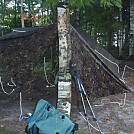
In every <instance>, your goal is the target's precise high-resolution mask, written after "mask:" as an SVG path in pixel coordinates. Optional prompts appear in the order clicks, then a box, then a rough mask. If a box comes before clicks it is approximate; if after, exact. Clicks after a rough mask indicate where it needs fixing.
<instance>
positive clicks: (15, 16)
mask: <svg viewBox="0 0 134 134" xmlns="http://www.w3.org/2000/svg"><path fill="white" fill-rule="evenodd" d="M16 4H17V1H16V0H15V6H14V8H15V9H14V27H17V22H16V21H17V9H16Z"/></svg>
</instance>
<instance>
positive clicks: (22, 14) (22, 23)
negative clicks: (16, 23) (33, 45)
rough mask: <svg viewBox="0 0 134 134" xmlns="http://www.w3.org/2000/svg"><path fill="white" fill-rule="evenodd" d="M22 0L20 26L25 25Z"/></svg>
mask: <svg viewBox="0 0 134 134" xmlns="http://www.w3.org/2000/svg"><path fill="white" fill-rule="evenodd" d="M23 1H24V0H21V26H22V27H25V23H24V13H23Z"/></svg>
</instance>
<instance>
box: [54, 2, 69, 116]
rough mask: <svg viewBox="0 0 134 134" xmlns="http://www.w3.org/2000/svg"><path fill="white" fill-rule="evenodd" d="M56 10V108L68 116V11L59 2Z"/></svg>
mask: <svg viewBox="0 0 134 134" xmlns="http://www.w3.org/2000/svg"><path fill="white" fill-rule="evenodd" d="M57 11H58V36H59V80H58V104H57V108H58V109H59V110H60V111H62V112H63V113H64V114H66V115H68V116H70V109H71V76H70V73H69V61H70V56H71V47H70V41H69V33H68V28H69V22H68V21H69V11H68V8H67V5H66V4H64V2H61V3H60V4H59V6H58V8H57Z"/></svg>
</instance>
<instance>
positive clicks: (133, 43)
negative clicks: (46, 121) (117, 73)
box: [129, 0, 134, 56]
mask: <svg viewBox="0 0 134 134" xmlns="http://www.w3.org/2000/svg"><path fill="white" fill-rule="evenodd" d="M132 55H134V1H133V0H130V46H129V56H132Z"/></svg>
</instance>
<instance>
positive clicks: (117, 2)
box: [100, 0, 122, 8]
mask: <svg viewBox="0 0 134 134" xmlns="http://www.w3.org/2000/svg"><path fill="white" fill-rule="evenodd" d="M100 5H101V6H103V7H111V6H116V7H118V8H122V0H101V1H100Z"/></svg>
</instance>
